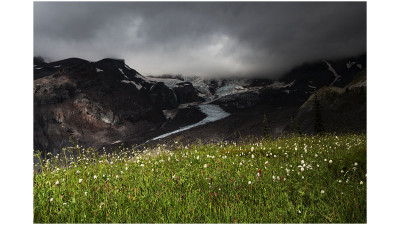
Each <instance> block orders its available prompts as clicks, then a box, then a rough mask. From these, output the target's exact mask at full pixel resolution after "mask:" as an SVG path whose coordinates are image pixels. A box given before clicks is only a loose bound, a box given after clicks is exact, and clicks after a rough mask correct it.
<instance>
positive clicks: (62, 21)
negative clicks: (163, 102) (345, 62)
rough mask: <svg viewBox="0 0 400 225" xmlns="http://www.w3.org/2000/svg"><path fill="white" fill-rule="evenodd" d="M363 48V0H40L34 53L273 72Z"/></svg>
mask: <svg viewBox="0 0 400 225" xmlns="http://www.w3.org/2000/svg"><path fill="white" fill-rule="evenodd" d="M365 51H366V3H365V2H319V3H310V2H309V3H304V2H287V3H285V2H279V3H277V2H275V3H274V2H253V3H243V2H222V3H221V2H220V3H217V2H186V3H178V2H176V3H168V2H119V3H117V2H93V3H90V2H35V3H34V54H35V55H40V56H43V57H45V58H47V59H49V60H50V61H54V60H60V59H64V58H69V57H79V58H85V59H89V60H93V61H96V60H99V59H102V58H106V57H115V58H124V59H125V61H126V64H128V65H130V66H131V67H132V68H135V69H136V70H138V71H139V72H140V73H141V74H144V75H160V74H166V73H169V74H184V75H200V76H218V75H220V76H223V75H237V76H251V75H253V76H273V75H277V74H280V73H283V72H286V71H287V70H290V69H291V68H292V67H293V66H296V65H299V64H302V63H304V62H308V61H313V60H320V59H332V58H338V57H345V56H351V55H357V54H360V53H364V52H365Z"/></svg>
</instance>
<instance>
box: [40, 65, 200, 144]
mask: <svg viewBox="0 0 400 225" xmlns="http://www.w3.org/2000/svg"><path fill="white" fill-rule="evenodd" d="M183 86H186V85H183ZM191 91H192V92H193V93H192V92H191ZM176 93H177V94H178V95H177V94H176ZM176 93H175V91H174V90H172V89H170V88H168V87H167V86H165V85H164V83H161V82H155V81H151V80H149V79H148V78H146V77H144V76H142V75H141V74H140V73H138V72H137V71H136V70H134V69H132V68H130V67H129V66H128V65H126V64H125V63H124V61H123V60H118V59H103V60H100V61H97V62H89V61H86V60H83V59H78V58H70V59H65V60H61V61H57V62H52V63H46V62H44V61H41V60H40V59H38V58H35V59H34V149H40V150H42V151H53V152H55V151H59V150H60V149H61V148H62V147H65V146H69V145H70V144H71V143H69V140H70V139H71V138H72V139H73V140H77V139H79V142H80V143H84V144H87V145H90V146H95V147H96V146H102V145H108V144H110V143H114V142H119V141H123V140H126V139H127V138H129V139H131V140H135V141H136V142H142V141H145V136H146V133H147V132H150V131H154V130H157V129H159V127H160V126H161V125H162V124H163V122H165V121H166V118H165V116H164V114H163V110H171V109H175V108H177V107H178V105H179V104H180V103H181V102H188V101H190V100H191V99H190V96H191V95H192V96H193V95H196V92H195V90H194V88H192V89H190V88H186V89H185V87H183V88H182V87H177V91H176ZM182 94H184V95H185V98H183V99H178V97H179V96H180V95H182ZM177 96H178V97H177ZM195 97H196V99H195V100H196V101H197V100H199V98H198V97H197V95H196V96H195ZM199 120H200V118H199Z"/></svg>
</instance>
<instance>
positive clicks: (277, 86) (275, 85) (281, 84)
mask: <svg viewBox="0 0 400 225" xmlns="http://www.w3.org/2000/svg"><path fill="white" fill-rule="evenodd" d="M295 82H296V80H294V81H292V82H291V83H290V84H286V83H284V82H280V81H275V82H274V83H272V84H270V85H267V86H266V87H267V88H272V89H281V88H290V87H291V86H293V84H294V83H295Z"/></svg>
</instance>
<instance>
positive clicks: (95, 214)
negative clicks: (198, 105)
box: [34, 135, 367, 223]
mask: <svg viewBox="0 0 400 225" xmlns="http://www.w3.org/2000/svg"><path fill="white" fill-rule="evenodd" d="M66 151H68V150H66ZM69 151H70V152H75V154H70V155H75V156H73V157H72V156H69V157H65V156H63V154H61V155H55V156H51V155H49V156H48V157H49V158H48V159H45V160H43V164H42V166H41V167H42V172H41V173H35V174H34V222H35V223H49V222H50V223H203V222H205V223H234V222H236V223H303V222H306V223H365V222H366V184H367V182H366V136H365V135H342V136H335V135H323V136H314V137H288V138H280V139H276V140H269V141H267V140H260V141H251V142H248V143H245V144H239V143H220V144H209V145H192V146H182V145H180V144H179V143H174V145H173V146H169V147H167V146H165V145H161V146H158V147H155V148H154V149H148V150H146V151H145V152H143V153H140V154H136V153H134V152H133V151H132V150H130V149H126V148H121V151H119V152H116V153H112V154H111V153H97V152H96V151H94V149H90V148H89V149H85V148H83V147H81V146H76V147H74V148H70V149H69Z"/></svg>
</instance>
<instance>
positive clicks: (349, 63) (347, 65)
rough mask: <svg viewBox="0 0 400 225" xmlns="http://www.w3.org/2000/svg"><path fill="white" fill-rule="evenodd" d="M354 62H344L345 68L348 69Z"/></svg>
mask: <svg viewBox="0 0 400 225" xmlns="http://www.w3.org/2000/svg"><path fill="white" fill-rule="evenodd" d="M354 64H356V62H351V61H349V62H348V63H346V67H347V69H350V68H351V67H352V66H353V65H354Z"/></svg>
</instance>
